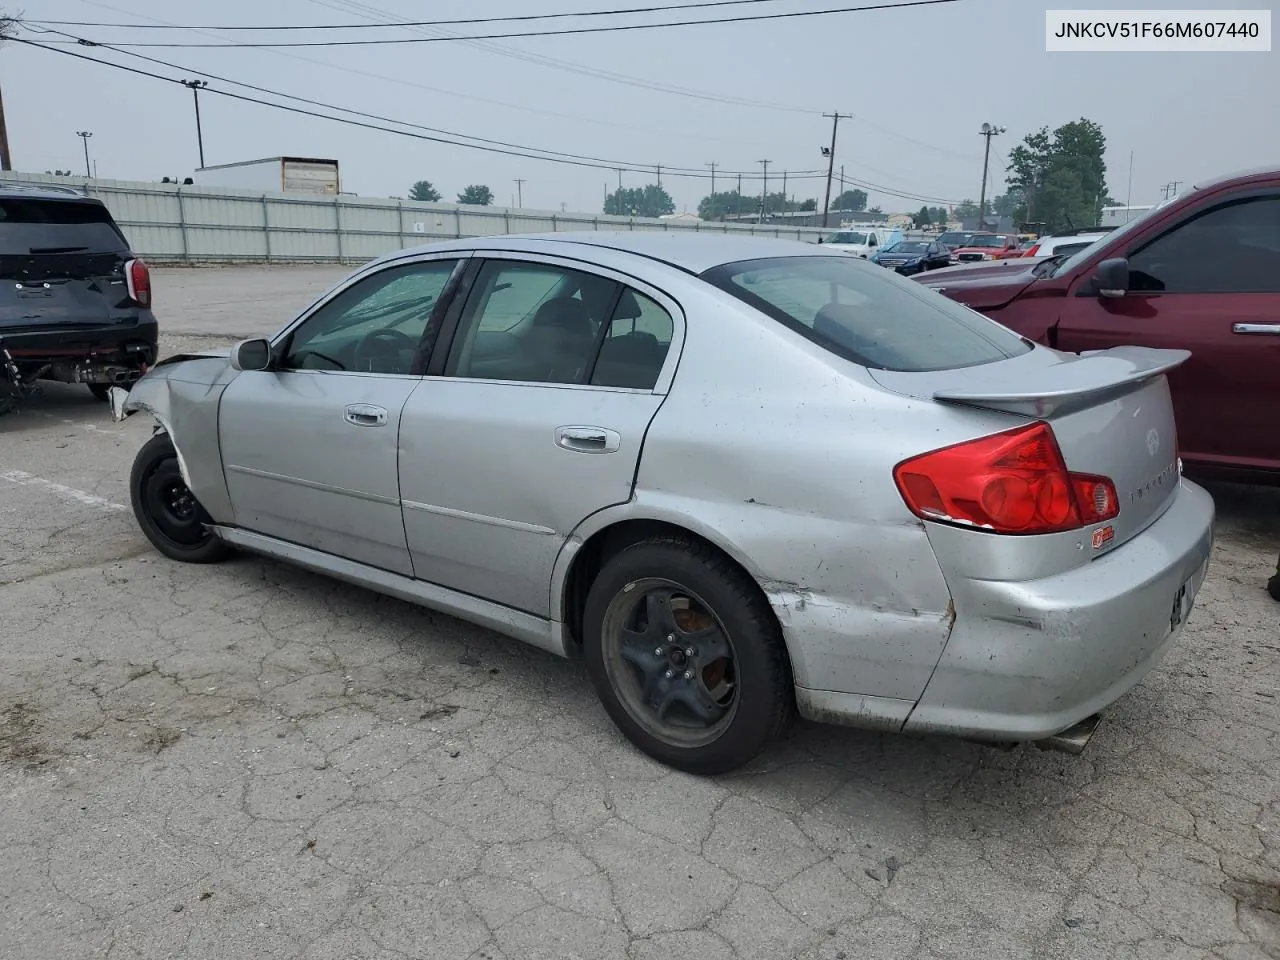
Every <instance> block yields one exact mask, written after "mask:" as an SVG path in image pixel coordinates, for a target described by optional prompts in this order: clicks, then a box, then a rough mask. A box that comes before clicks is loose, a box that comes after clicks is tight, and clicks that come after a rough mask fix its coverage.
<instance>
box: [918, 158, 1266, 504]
mask: <svg viewBox="0 0 1280 960" xmlns="http://www.w3.org/2000/svg"><path fill="white" fill-rule="evenodd" d="M919 280H920V282H921V283H924V284H926V285H927V286H930V287H933V288H934V289H936V290H938V291H939V292H941V293H945V294H946V295H947V296H949V297H951V298H952V299H954V300H958V301H960V302H961V303H964V304H967V305H968V306H970V307H973V308H974V309H975V310H979V311H981V312H982V313H985V314H986V315H987V316H989V317H991V318H992V319H994V320H998V321H999V322H1000V323H1002V324H1004V325H1005V326H1007V327H1010V328H1011V329H1013V330H1015V331H1016V332H1018V333H1020V334H1022V335H1023V336H1025V337H1027V338H1029V339H1031V340H1036V341H1039V342H1040V343H1043V344H1047V345H1048V346H1051V347H1056V348H1057V349H1059V350H1069V351H1073V352H1077V353H1079V352H1083V351H1086V350H1101V349H1104V348H1107V347H1114V346H1119V345H1123V344H1139V345H1142V346H1149V347H1173V348H1183V349H1187V350H1190V351H1191V359H1190V360H1188V361H1187V362H1186V363H1185V364H1183V365H1182V366H1181V367H1178V368H1177V369H1176V370H1174V371H1172V372H1171V373H1170V375H1169V382H1170V386H1171V388H1172V390H1173V400H1174V407H1175V410H1176V414H1177V422H1178V443H1179V447H1180V449H1181V454H1182V458H1183V460H1184V461H1185V462H1186V465H1187V466H1188V467H1189V468H1194V469H1196V470H1198V471H1199V472H1200V473H1201V474H1204V475H1218V476H1222V477H1230V478H1232V479H1238V480H1253V481H1262V482H1267V483H1276V484H1280V426H1277V424H1280V170H1274V169H1273V170H1263V171H1253V172H1250V173H1246V174H1237V175H1234V176H1230V177H1224V178H1222V179H1220V180H1215V181H1213V182H1211V183H1206V184H1203V185H1201V186H1198V187H1195V188H1193V189H1192V190H1190V191H1189V192H1187V193H1184V194H1182V195H1180V196H1178V197H1176V198H1173V199H1170V200H1168V201H1165V202H1164V203H1161V204H1159V205H1158V206H1157V207H1156V208H1155V209H1153V210H1151V211H1150V212H1149V213H1147V214H1146V215H1144V216H1143V217H1142V218H1141V219H1139V220H1134V221H1131V222H1130V223H1127V224H1125V225H1124V226H1122V227H1119V228H1118V229H1116V230H1114V231H1112V232H1111V233H1109V234H1108V235H1107V236H1106V237H1104V238H1103V239H1101V240H1099V241H1097V242H1096V243H1094V244H1092V245H1091V246H1089V247H1086V248H1085V249H1083V250H1080V251H1078V252H1077V253H1074V254H1071V255H1070V256H1068V257H1065V258H1064V257H1049V258H1047V259H1039V260H1030V259H1025V258H1018V259H1014V260H1005V261H1002V262H997V263H987V264H984V265H982V266H973V267H966V266H959V267H951V268H948V269H945V270H936V271H933V272H931V273H928V274H924V275H922V276H921V277H920V278H919Z"/></svg>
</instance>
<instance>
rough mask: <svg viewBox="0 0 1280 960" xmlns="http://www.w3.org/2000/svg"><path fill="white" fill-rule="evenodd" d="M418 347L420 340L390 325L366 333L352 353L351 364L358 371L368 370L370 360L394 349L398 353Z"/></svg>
mask: <svg viewBox="0 0 1280 960" xmlns="http://www.w3.org/2000/svg"><path fill="white" fill-rule="evenodd" d="M417 347H418V341H417V340H415V339H414V338H413V337H411V336H409V335H408V334H407V333H401V332H400V331H399V330H392V329H391V328H390V327H385V328H383V329H382V330H374V331H373V332H372V333H366V334H365V335H364V336H363V337H361V338H360V341H359V342H358V343H357V344H356V348H355V350H354V351H353V352H352V355H351V366H352V369H353V370H354V371H355V372H357V373H359V372H363V371H367V370H368V369H369V368H370V367H371V364H370V363H369V362H368V361H370V360H376V359H377V358H379V357H385V356H386V355H387V354H389V353H391V352H393V351H394V352H397V353H398V352H400V351H401V350H416V349H417ZM375 372H377V373H387V372H389V371H385V370H378V371H375Z"/></svg>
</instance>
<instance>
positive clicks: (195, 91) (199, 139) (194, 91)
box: [182, 80, 209, 169]
mask: <svg viewBox="0 0 1280 960" xmlns="http://www.w3.org/2000/svg"><path fill="white" fill-rule="evenodd" d="M182 85H183V86H184V87H190V88H191V96H192V97H193V98H194V99H195V102H196V145H197V146H198V147H199V148H200V168H201V169H204V131H203V130H202V129H201V128H200V90H201V89H202V88H204V87H207V86H208V85H209V81H208V80H183V81H182Z"/></svg>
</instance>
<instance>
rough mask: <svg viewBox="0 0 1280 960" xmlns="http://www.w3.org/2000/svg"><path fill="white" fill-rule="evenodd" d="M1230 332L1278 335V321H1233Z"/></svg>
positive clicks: (1279, 330) (1279, 334)
mask: <svg viewBox="0 0 1280 960" xmlns="http://www.w3.org/2000/svg"><path fill="white" fill-rule="evenodd" d="M1231 332H1232V333H1250V334H1254V335H1260V336H1264V337H1265V336H1272V337H1280V323H1233V324H1232V325H1231Z"/></svg>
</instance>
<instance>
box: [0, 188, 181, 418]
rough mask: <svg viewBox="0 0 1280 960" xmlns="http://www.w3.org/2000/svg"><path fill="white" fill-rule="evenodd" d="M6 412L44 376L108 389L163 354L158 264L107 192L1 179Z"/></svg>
mask: <svg viewBox="0 0 1280 960" xmlns="http://www.w3.org/2000/svg"><path fill="white" fill-rule="evenodd" d="M0 280H2V281H3V284H0V286H2V287H3V292H0V413H5V412H8V411H10V410H12V409H14V408H15V407H16V406H17V405H18V404H19V403H21V401H22V400H23V399H24V398H25V397H26V396H27V395H28V394H29V393H30V392H31V391H32V389H34V387H35V386H36V384H37V383H38V381H40V380H59V381H62V382H64V383H83V384H87V385H88V387H89V389H90V390H91V391H93V393H94V395H95V396H97V397H99V398H100V399H103V400H105V399H106V391H107V388H108V387H110V386H111V385H112V384H128V383H131V382H133V381H134V380H136V379H138V377H140V376H141V375H142V374H143V372H145V371H146V369H147V365H148V364H150V363H152V362H153V361H154V359H155V354H156V340H157V332H156V330H157V328H156V318H155V315H154V314H153V313H152V312H151V307H152V297H151V274H150V272H149V271H148V269H147V265H146V264H145V263H143V262H142V261H141V260H140V259H138V258H137V257H135V256H134V255H133V254H132V253H131V252H130V251H129V243H128V241H126V240H125V237H124V234H123V233H122V232H121V231H120V228H119V227H118V226H116V223H115V221H114V220H113V219H112V217H111V214H110V212H109V211H108V210H107V208H106V207H105V206H104V205H103V203H102V201H100V200H93V199H90V198H89V197H86V196H84V195H82V194H80V193H79V192H77V191H75V190H72V189H69V188H59V187H49V186H26V185H22V184H14V183H5V182H0Z"/></svg>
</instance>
